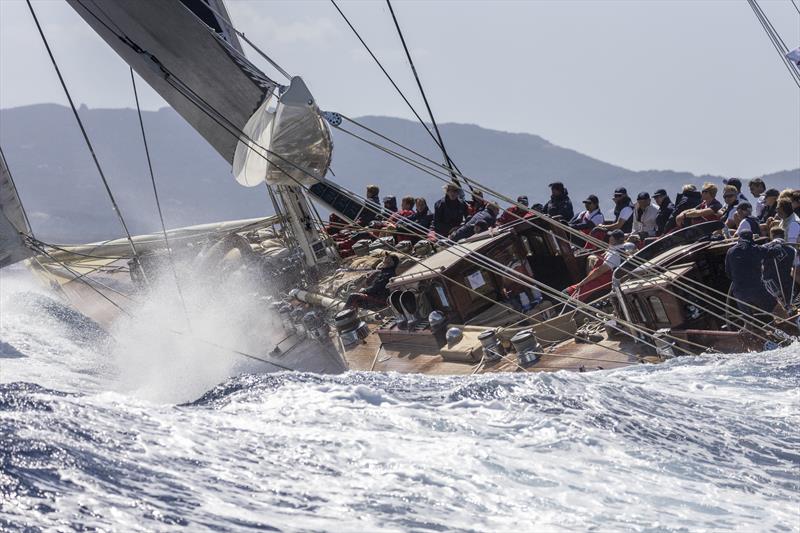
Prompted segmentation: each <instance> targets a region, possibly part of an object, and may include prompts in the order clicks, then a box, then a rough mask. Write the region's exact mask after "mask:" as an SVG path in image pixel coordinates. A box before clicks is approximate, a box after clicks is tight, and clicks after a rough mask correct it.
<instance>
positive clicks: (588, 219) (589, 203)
mask: <svg viewBox="0 0 800 533" xmlns="http://www.w3.org/2000/svg"><path fill="white" fill-rule="evenodd" d="M583 207H584V208H585V209H584V210H583V211H581V212H580V213H578V214H577V215H575V216H574V217H572V220H570V221H569V226H570V227H571V228H573V229H577V230H580V231H582V232H583V233H585V234H587V235H588V234H589V233H590V232H591V231H592V229H594V228H595V226H599V225H600V224H602V223H603V222H605V217H603V212H602V211H600V200H598V198H597V196H595V195H594V194H590V195H589V196H587V197H586V200H584V201H583Z"/></svg>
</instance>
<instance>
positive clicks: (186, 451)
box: [0, 271, 800, 532]
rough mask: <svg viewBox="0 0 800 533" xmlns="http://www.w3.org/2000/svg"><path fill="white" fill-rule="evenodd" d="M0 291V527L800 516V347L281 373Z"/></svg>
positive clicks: (322, 526) (667, 521) (449, 524)
mask: <svg viewBox="0 0 800 533" xmlns="http://www.w3.org/2000/svg"><path fill="white" fill-rule="evenodd" d="M6 272H7V271H6ZM0 289H1V290H2V294H1V295H0V296H1V298H2V301H1V302H0V313H1V314H0V319H1V322H0V328H1V329H0V339H2V344H0V529H2V530H10V531H18V530H24V531H40V530H41V531H68V530H102V531H173V530H184V531H248V530H267V531H278V530H279V531H358V532H368V531H487V532H489V531H492V532H493V531H586V530H595V531H610V530H625V531H719V530H736V531H799V530H800V347H798V345H797V344H794V345H792V346H789V347H785V348H781V349H778V350H774V351H769V352H763V353H749V354H740V355H724V356H720V355H715V356H703V357H682V358H678V359H674V360H671V361H669V362H666V363H664V364H661V365H638V366H632V367H629V368H625V369H621V370H614V371H602V372H592V373H585V374H576V373H566V372H559V373H548V374H524V375H523V374H507V375H493V376H472V377H431V376H419V375H399V374H378V373H347V374H343V375H336V376H323V375H315V374H306V373H297V372H282V373H266V372H265V370H266V369H265V368H259V367H256V366H246V365H248V364H251V363H243V362H242V361H237V360H236V358H235V356H233V355H230V354H219V353H217V354H214V353H206V352H207V350H205V349H204V348H203V347H200V346H186V345H180V344H176V343H175V342H174V341H173V340H166V341H164V342H158V340H157V338H158V337H159V335H160V334H159V333H158V332H157V331H156V330H153V331H151V332H149V333H147V332H141V331H139V332H136V333H135V334H130V335H128V337H127V338H126V336H125V333H126V332H125V331H119V330H117V331H115V332H113V336H109V335H108V334H106V333H105V332H103V331H102V330H100V329H99V328H97V327H96V326H95V325H94V324H93V323H92V322H91V321H89V320H87V319H86V318H85V317H83V316H81V315H80V314H78V313H76V312H74V311H72V310H70V309H69V308H68V307H66V306H65V305H64V304H63V303H61V302H60V301H59V300H58V299H56V298H55V297H54V296H53V295H51V294H48V293H47V292H45V291H41V290H38V289H35V288H33V286H32V285H30V284H29V283H28V282H27V281H24V280H22V281H21V280H19V279H16V278H15V277H14V275H11V274H8V273H5V274H3V277H2V278H0ZM162 319H163V317H160V318H159V320H162ZM126 329H128V330H133V331H135V330H136V326H135V325H133V324H128V327H126ZM145 329H146V328H145ZM228 334H230V332H229V333H228ZM224 336H225V335H223V337H224ZM120 343H122V344H124V345H125V346H123V347H120ZM184 352H188V353H184ZM214 357H216V358H218V359H219V360H216V361H213V360H210V359H211V358H214Z"/></svg>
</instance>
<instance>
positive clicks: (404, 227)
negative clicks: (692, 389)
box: [327, 178, 800, 313]
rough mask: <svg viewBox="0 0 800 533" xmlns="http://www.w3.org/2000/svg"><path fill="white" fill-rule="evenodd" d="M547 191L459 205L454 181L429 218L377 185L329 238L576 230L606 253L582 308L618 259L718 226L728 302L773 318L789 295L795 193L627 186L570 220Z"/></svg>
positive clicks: (597, 261) (441, 238)
mask: <svg viewBox="0 0 800 533" xmlns="http://www.w3.org/2000/svg"><path fill="white" fill-rule="evenodd" d="M549 187H550V197H549V199H548V200H547V201H546V202H545V203H544V204H534V205H529V202H528V198H527V196H518V197H517V200H516V204H515V205H511V206H509V207H507V208H505V209H501V208H500V206H499V205H498V204H497V203H495V202H491V201H487V200H485V199H484V197H483V195H482V193H481V192H480V191H477V190H475V191H472V193H471V198H470V199H469V200H466V199H465V194H464V191H463V190H462V189H461V187H459V186H458V185H456V184H455V183H452V184H448V185H446V186H445V187H444V196H443V197H442V198H440V199H439V200H437V201H436V203H435V204H434V207H433V210H431V209H430V208H429V207H428V203H427V201H426V200H425V198H415V197H412V196H407V197H403V198H402V200H401V201H400V205H399V206H398V205H397V200H396V198H395V197H394V196H385V197H383V199H381V198H380V191H379V189H378V187H377V186H374V185H370V186H368V187H367V191H366V193H367V194H366V197H367V205H366V207H365V208H364V209H362V211H361V213H360V214H359V216H358V219H357V220H356V221H355V224H354V225H348V224H347V223H346V222H345V221H344V220H342V219H340V218H339V217H337V216H336V215H335V214H333V215H331V219H330V224H329V225H328V228H327V230H328V232H329V233H330V234H336V233H337V232H339V231H340V229H341V228H345V227H348V228H354V227H355V228H361V229H365V230H367V229H368V230H369V231H370V234H371V235H373V236H375V235H380V234H381V233H382V232H383V233H384V234H387V235H394V236H395V239H396V240H397V241H401V240H409V241H411V242H412V243H415V242H417V241H419V240H429V241H435V242H439V243H445V244H446V243H448V242H458V241H461V240H463V239H467V238H469V237H472V236H473V235H475V234H479V233H483V232H487V231H496V228H499V227H503V226H510V225H512V224H514V223H517V222H518V221H520V220H524V219H526V218H531V217H535V216H537V214H544V215H547V216H548V217H550V218H552V219H555V220H558V221H560V222H562V223H563V224H565V225H567V226H569V227H570V228H572V229H573V230H576V231H574V232H573V233H574V234H578V235H580V234H583V235H585V236H586V238H585V239H581V238H576V237H575V235H572V236H571V237H570V238H571V242H572V244H573V246H575V247H576V248H585V249H587V250H593V249H596V248H597V246H596V244H597V243H598V241H605V242H607V243H608V245H609V246H608V249H607V251H606V252H605V253H604V254H602V255H600V254H597V255H594V256H592V257H590V258H589V262H588V265H589V270H588V273H587V276H586V277H585V278H584V279H583V280H582V281H581V282H579V283H577V284H576V285H574V286H572V287H569V288H568V289H567V292H568V293H569V294H571V295H573V297H575V298H578V299H580V300H584V301H588V300H590V299H591V298H592V293H593V292H595V291H596V290H597V289H598V288H600V287H602V286H603V285H607V284H608V282H609V279H610V276H611V273H612V272H613V270H614V269H615V268H616V267H618V266H619V265H620V263H621V261H622V260H623V257H624V256H625V255H626V254H629V253H631V252H633V251H635V250H636V249H638V248H641V247H643V246H644V245H645V244H647V243H648V242H649V241H652V240H654V239H656V238H658V237H662V236H664V235H667V234H670V233H672V232H675V231H678V230H681V229H683V228H686V227H688V226H691V225H694V224H699V223H703V222H709V221H720V222H722V231H721V234H722V235H721V236H720V238H737V239H738V242H737V244H736V245H735V246H734V247H732V248H731V250H730V252H729V254H728V257H727V260H726V272H727V273H728V276H729V277H730V278H731V282H732V295H733V296H734V298H736V299H737V300H739V301H740V306H742V310H743V311H745V312H748V313H752V310H753V307H757V308H759V309H762V310H764V311H772V310H773V308H774V307H775V304H776V303H780V305H782V306H783V307H788V306H789V305H790V302H791V300H792V298H793V295H795V294H797V288H796V287H795V284H796V283H798V282H800V266H799V265H800V261H798V257H800V251H798V250H797V245H798V243H800V190H798V189H794V190H793V189H787V190H784V191H778V190H777V189H768V188H767V186H766V184H765V183H764V181H763V180H762V179H760V178H756V179H752V180H750V181H749V183H748V188H749V192H750V195H751V196H752V198H753V200H752V201H750V199H749V198H748V197H747V195H746V194H745V193H743V192H742V181H741V180H739V179H738V178H731V179H727V180H724V183H723V186H722V190H721V191H720V189H719V187H718V186H717V185H716V184H714V183H710V182H709V183H705V184H703V186H702V188H700V190H698V188H697V187H696V186H695V185H692V184H687V185H684V186H683V187H682V188H681V191H680V192H678V193H677V194H676V195H675V198H674V200H673V199H672V198H671V197H670V195H669V193H668V192H667V191H666V190H665V189H658V190H656V191H655V192H654V193H653V194H652V195H651V194H650V193H649V192H647V191H643V192H639V193H638V194H636V198H635V200H634V199H633V198H632V197H631V196H629V194H628V191H627V189H626V188H625V187H618V188H617V189H616V190H615V191H614V196H613V205H614V207H613V213H612V214H611V216H610V217H608V218H607V217H606V216H605V214H604V213H603V212H602V210H601V208H600V200H599V199H598V197H597V196H595V195H594V194H590V195H588V196H587V197H586V199H584V200H583V201H582V204H583V209H582V210H580V211H579V212H578V213H575V210H574V207H573V203H572V200H571V198H570V196H569V193H568V191H567V189H566V187H565V186H564V184H563V183H561V182H554V183H551V184H550V185H549ZM720 193H721V194H720ZM720 198H721V200H720ZM376 232H377V233H376ZM760 237H764V238H766V239H767V240H768V241H769V242H768V243H766V244H758V243H757V239H758V238H760ZM593 243H594V244H593ZM344 253H345V254H347V253H348V250H344ZM385 263H386V264H385V265H382V268H384V269H387V272H386V273H385V274H384V275H381V276H378V279H379V280H380V284H382V285H383V287H382V288H381V287H372V288H368V290H369V291H371V292H372V293H375V294H374V296H375V297H377V298H382V297H384V294H383V293H384V292H385V283H386V282H388V280H389V279H390V278H391V274H392V269H393V268H396V266H397V261H394V260H392V261H388V262H385ZM741 302H744V303H741Z"/></svg>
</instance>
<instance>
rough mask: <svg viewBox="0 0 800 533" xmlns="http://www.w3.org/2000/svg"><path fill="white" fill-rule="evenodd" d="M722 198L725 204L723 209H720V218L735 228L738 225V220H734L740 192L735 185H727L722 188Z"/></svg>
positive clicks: (729, 226) (731, 227)
mask: <svg viewBox="0 0 800 533" xmlns="http://www.w3.org/2000/svg"><path fill="white" fill-rule="evenodd" d="M722 200H723V201H724V202H725V205H723V206H722V210H721V211H720V219H721V220H722V221H723V222H724V223H725V225H726V226H728V228H730V229H734V228H736V226H737V225H738V224H737V222H736V220H734V216H735V215H736V206H738V205H739V203H740V200H739V192H738V191H737V190H736V187H734V186H733V185H726V186H725V188H724V189H723V190H722ZM748 203H749V202H748Z"/></svg>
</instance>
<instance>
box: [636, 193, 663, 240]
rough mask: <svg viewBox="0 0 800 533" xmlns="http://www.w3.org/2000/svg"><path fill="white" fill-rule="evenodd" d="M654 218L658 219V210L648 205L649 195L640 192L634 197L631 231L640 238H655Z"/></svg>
mask: <svg viewBox="0 0 800 533" xmlns="http://www.w3.org/2000/svg"><path fill="white" fill-rule="evenodd" d="M656 217H658V208H657V207H656V206H654V205H653V204H651V203H650V193H648V192H640V193H639V194H638V195H636V206H635V207H634V208H633V224H632V226H631V230H632V231H633V232H634V233H638V234H639V235H640V237H642V238H645V237H655V235H656Z"/></svg>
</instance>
